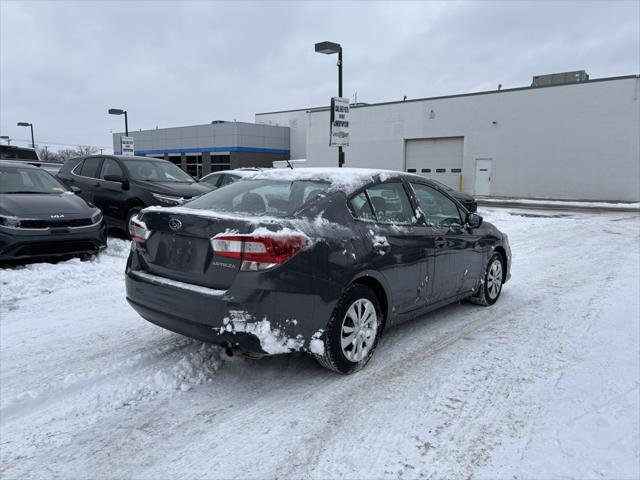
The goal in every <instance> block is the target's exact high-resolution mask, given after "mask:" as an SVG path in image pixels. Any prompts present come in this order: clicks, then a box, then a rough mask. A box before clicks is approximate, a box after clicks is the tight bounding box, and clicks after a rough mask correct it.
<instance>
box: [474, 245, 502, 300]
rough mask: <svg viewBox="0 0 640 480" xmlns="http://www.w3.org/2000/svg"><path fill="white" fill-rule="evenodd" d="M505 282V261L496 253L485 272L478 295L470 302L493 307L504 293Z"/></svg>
mask: <svg viewBox="0 0 640 480" xmlns="http://www.w3.org/2000/svg"><path fill="white" fill-rule="evenodd" d="M503 282H504V260H503V259H502V255H500V254H499V253H494V254H493V255H492V256H491V258H490V259H489V262H488V263H487V268H486V269H485V272H484V277H483V281H482V285H480V290H479V291H478V293H477V294H476V295H475V296H473V297H470V298H469V300H470V301H471V302H473V303H476V304H478V305H484V306H488V305H493V304H494V303H496V302H497V301H498V297H499V296H500V292H502V283H503Z"/></svg>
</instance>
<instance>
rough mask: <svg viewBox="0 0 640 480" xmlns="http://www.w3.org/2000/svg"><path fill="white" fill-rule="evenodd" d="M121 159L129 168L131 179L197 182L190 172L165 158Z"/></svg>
mask: <svg viewBox="0 0 640 480" xmlns="http://www.w3.org/2000/svg"><path fill="white" fill-rule="evenodd" d="M121 161H122V163H124V166H125V167H127V170H129V178H130V179H131V180H140V181H149V182H165V183H193V182H195V180H194V179H193V177H191V176H190V175H189V174H187V173H185V172H184V171H183V170H181V169H180V168H179V167H177V166H175V165H174V164H173V163H171V162H166V161H164V160H153V159H151V158H149V159H146V158H136V159H133V158H122V159H121Z"/></svg>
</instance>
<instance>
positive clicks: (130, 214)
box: [124, 207, 142, 239]
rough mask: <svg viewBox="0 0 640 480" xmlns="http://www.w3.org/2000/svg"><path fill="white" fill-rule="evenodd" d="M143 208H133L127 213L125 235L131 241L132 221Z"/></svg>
mask: <svg viewBox="0 0 640 480" xmlns="http://www.w3.org/2000/svg"><path fill="white" fill-rule="evenodd" d="M140 210H142V207H133V208H131V209H130V210H129V211H128V212H127V221H126V223H125V225H124V233H125V234H126V235H127V238H128V239H131V232H130V231H129V224H130V223H131V219H132V218H133V217H135V216H136V215H137V214H139V213H140Z"/></svg>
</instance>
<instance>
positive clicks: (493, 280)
mask: <svg viewBox="0 0 640 480" xmlns="http://www.w3.org/2000/svg"><path fill="white" fill-rule="evenodd" d="M500 288H502V262H501V261H500V260H499V259H497V258H496V259H495V260H494V261H493V263H492V264H491V266H490V267H489V271H488V272H487V293H488V294H489V298H491V300H494V299H495V298H497V297H498V294H499V293H500Z"/></svg>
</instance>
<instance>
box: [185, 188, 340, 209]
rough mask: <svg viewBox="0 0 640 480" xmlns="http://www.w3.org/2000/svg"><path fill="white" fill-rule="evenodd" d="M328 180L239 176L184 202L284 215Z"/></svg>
mask: <svg viewBox="0 0 640 480" xmlns="http://www.w3.org/2000/svg"><path fill="white" fill-rule="evenodd" d="M328 187H329V183H328V182H321V181H315V180H311V181H310V180H297V181H285V180H243V181H242V182H235V183H231V184H229V185H227V186H225V187H224V188H220V189H218V190H214V191H213V192H209V193H207V194H205V195H202V196H201V197H198V198H197V199H195V200H192V201H190V202H188V203H186V204H185V206H186V207H188V208H199V209H203V210H214V211H217V212H234V213H243V214H248V215H267V216H271V217H286V216H289V215H291V214H292V213H294V212H296V211H297V210H299V209H300V208H302V207H303V206H304V205H305V204H306V203H307V202H309V201H311V200H312V199H314V198H316V197H317V196H318V195H320V194H322V193H324V192H325V191H326V190H327V188H328Z"/></svg>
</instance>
